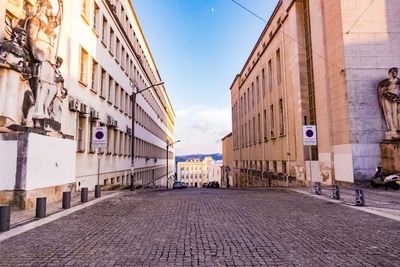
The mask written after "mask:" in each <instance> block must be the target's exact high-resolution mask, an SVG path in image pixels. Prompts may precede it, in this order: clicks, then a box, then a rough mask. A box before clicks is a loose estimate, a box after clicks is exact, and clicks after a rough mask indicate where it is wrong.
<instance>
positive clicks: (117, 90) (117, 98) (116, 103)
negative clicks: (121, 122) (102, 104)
mask: <svg viewBox="0 0 400 267" xmlns="http://www.w3.org/2000/svg"><path fill="white" fill-rule="evenodd" d="M120 90H121V88H120V85H119V84H117V85H116V86H115V97H114V99H115V101H114V107H116V108H118V107H119V92H120Z"/></svg>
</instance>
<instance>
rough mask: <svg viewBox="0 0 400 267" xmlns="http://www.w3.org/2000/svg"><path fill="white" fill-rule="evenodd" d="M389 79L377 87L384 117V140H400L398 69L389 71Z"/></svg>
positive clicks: (399, 80)
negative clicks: (385, 129) (385, 130)
mask: <svg viewBox="0 0 400 267" xmlns="http://www.w3.org/2000/svg"><path fill="white" fill-rule="evenodd" d="M388 74H389V79H385V80H383V81H381V82H380V83H379V85H378V92H379V99H380V102H381V106H382V109H383V114H384V116H385V122H386V127H387V132H386V134H385V139H386V140H398V139H400V79H399V78H397V75H398V74H399V70H398V68H391V69H389V72H388Z"/></svg>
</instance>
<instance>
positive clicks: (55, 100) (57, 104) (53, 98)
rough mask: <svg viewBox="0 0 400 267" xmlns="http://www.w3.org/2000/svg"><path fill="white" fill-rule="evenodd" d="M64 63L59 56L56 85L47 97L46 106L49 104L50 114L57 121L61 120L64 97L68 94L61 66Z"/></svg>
mask: <svg viewBox="0 0 400 267" xmlns="http://www.w3.org/2000/svg"><path fill="white" fill-rule="evenodd" d="M62 64H63V59H62V58H61V57H57V59H56V65H55V66H54V70H55V71H54V83H55V87H52V88H51V91H50V93H49V95H48V96H47V98H46V103H45V106H48V110H47V112H48V114H49V115H50V118H52V119H53V120H55V121H59V120H60V117H61V112H62V104H63V99H65V98H66V97H67V95H68V91H67V89H65V88H64V78H63V76H62V74H61V72H60V68H61V66H62Z"/></svg>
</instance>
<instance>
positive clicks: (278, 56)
mask: <svg viewBox="0 0 400 267" xmlns="http://www.w3.org/2000/svg"><path fill="white" fill-rule="evenodd" d="M281 68H282V67H281V50H280V49H278V50H276V81H277V83H278V85H279V84H281V82H282V70H281Z"/></svg>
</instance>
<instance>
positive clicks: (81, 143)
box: [76, 116, 86, 152]
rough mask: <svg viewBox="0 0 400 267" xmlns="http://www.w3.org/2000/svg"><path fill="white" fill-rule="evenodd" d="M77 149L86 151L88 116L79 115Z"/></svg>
mask: <svg viewBox="0 0 400 267" xmlns="http://www.w3.org/2000/svg"><path fill="white" fill-rule="evenodd" d="M76 128H77V129H76V131H77V132H76V137H77V138H76V141H77V142H76V145H77V148H76V151H77V152H85V146H86V140H85V139H86V138H85V137H86V117H81V116H79V117H78V125H77V127H76Z"/></svg>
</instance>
